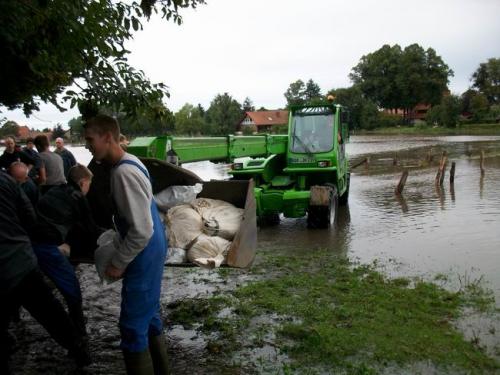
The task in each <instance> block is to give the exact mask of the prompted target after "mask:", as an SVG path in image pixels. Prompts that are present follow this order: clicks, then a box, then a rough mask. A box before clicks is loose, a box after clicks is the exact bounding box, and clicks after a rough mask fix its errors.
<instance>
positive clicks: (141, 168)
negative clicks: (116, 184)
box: [115, 159, 152, 182]
mask: <svg viewBox="0 0 500 375" xmlns="http://www.w3.org/2000/svg"><path fill="white" fill-rule="evenodd" d="M122 164H130V165H135V166H136V167H137V168H139V170H140V171H141V172H142V173H144V174H145V175H146V177H147V178H148V180H149V182H152V181H151V177H150V176H149V172H148V171H147V170H146V168H144V167H143V166H142V165H140V164H139V163H137V162H136V161H133V160H129V159H125V160H120V161H119V162H118V164H116V166H115V168H117V167H119V166H120V165H122Z"/></svg>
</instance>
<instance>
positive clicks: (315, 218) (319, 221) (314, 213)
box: [307, 184, 339, 229]
mask: <svg viewBox="0 0 500 375" xmlns="http://www.w3.org/2000/svg"><path fill="white" fill-rule="evenodd" d="M325 185H326V186H329V187H330V188H331V189H332V192H331V194H330V202H329V204H328V206H309V209H308V213H307V226H308V227H309V228H312V229H325V228H331V227H334V226H335V225H336V224H337V216H338V207H339V196H338V193H337V187H336V186H335V185H333V184H325Z"/></svg>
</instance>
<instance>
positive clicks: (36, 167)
mask: <svg viewBox="0 0 500 375" xmlns="http://www.w3.org/2000/svg"><path fill="white" fill-rule="evenodd" d="M23 152H24V153H25V154H26V155H28V156H30V157H31V158H32V159H33V161H34V164H33V168H31V169H30V171H29V176H30V177H31V179H32V180H33V181H34V182H35V183H37V184H38V183H39V181H38V179H39V176H40V168H41V167H42V166H43V163H42V159H40V155H38V152H37V151H36V150H35V142H34V139H33V138H28V139H26V146H25V147H23Z"/></svg>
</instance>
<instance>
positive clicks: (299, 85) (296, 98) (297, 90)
mask: <svg viewBox="0 0 500 375" xmlns="http://www.w3.org/2000/svg"><path fill="white" fill-rule="evenodd" d="M284 95H285V98H286V102H287V107H290V106H292V105H303V104H316V103H319V102H322V101H323V98H322V95H321V88H320V87H319V85H318V84H317V83H316V82H314V81H313V80H312V79H309V81H307V83H304V81H302V80H301V79H299V80H297V81H295V82H292V83H291V84H290V86H288V89H287V90H286V92H285V94H284Z"/></svg>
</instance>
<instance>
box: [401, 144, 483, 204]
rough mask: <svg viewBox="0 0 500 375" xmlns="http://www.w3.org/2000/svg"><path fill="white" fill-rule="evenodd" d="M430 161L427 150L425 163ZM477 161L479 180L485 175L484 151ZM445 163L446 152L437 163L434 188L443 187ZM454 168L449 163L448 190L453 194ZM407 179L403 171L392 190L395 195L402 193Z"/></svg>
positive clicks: (453, 165) (454, 164)
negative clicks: (479, 171)
mask: <svg viewBox="0 0 500 375" xmlns="http://www.w3.org/2000/svg"><path fill="white" fill-rule="evenodd" d="M396 155H397V154H396ZM432 159H433V156H432V152H431V151H430V150H429V152H428V153H427V162H428V163H429V164H430V163H431V162H432ZM479 160H480V161H479V167H480V169H481V179H482V177H484V173H485V169H484V151H483V150H481V154H480V159H479ZM447 163H448V154H447V152H446V151H443V154H442V155H441V160H440V162H439V167H438V170H437V173H436V178H435V184H436V187H439V188H442V187H443V183H444V178H445V174H446V165H447ZM393 165H397V157H395V158H394V159H393ZM455 168H456V163H455V162H454V161H453V162H451V167H450V189H451V190H452V191H453V193H454V184H455ZM407 179H408V170H407V169H405V170H403V173H402V174H401V177H400V178H399V181H398V184H397V185H396V189H395V190H394V193H395V194H396V195H398V196H399V195H401V194H402V193H403V189H404V187H405V184H406V180H407Z"/></svg>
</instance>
